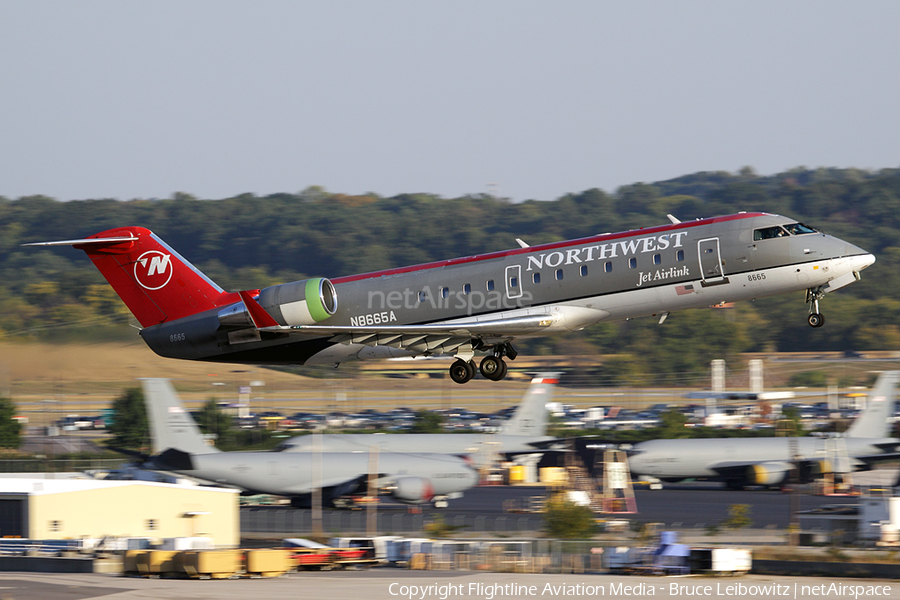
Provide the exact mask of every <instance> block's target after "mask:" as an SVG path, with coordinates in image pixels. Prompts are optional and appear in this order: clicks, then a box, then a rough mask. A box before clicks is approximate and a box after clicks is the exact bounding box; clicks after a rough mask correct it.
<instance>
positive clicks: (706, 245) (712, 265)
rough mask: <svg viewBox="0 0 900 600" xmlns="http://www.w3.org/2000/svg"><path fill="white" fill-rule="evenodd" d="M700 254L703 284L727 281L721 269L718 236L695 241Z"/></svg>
mask: <svg viewBox="0 0 900 600" xmlns="http://www.w3.org/2000/svg"><path fill="white" fill-rule="evenodd" d="M697 252H698V253H699V255H700V274H701V277H702V278H703V285H717V284H720V283H728V279H726V278H725V272H724V270H723V269H722V256H721V254H720V253H719V238H708V239H705V240H700V241H699V242H697Z"/></svg>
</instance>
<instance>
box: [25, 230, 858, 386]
mask: <svg viewBox="0 0 900 600" xmlns="http://www.w3.org/2000/svg"><path fill="white" fill-rule="evenodd" d="M669 218H670V220H671V221H672V223H671V224H669V225H664V226H660V227H653V228H649V229H638V230H632V231H626V232H623V233H607V234H602V235H597V236H593V237H588V238H582V239H576V240H569V241H565V242H555V243H551V244H543V245H541V246H534V247H529V246H527V244H525V243H524V242H520V246H521V247H520V248H516V249H513V250H505V251H500V252H492V253H489V254H482V255H478V256H469V257H465V258H456V259H451V260H445V261H440V262H434V263H428V264H422V265H416V266H412V267H404V268H399V269H389V270H386V271H377V272H373V273H366V274H363V275H352V276H348V277H338V278H335V279H331V280H329V279H324V278H314V279H307V280H303V281H297V282H294V283H286V284H282V285H276V286H272V287H268V288H265V289H263V290H249V291H242V292H231V293H229V292H225V291H224V290H223V289H222V288H220V287H219V286H217V285H216V284H215V283H213V282H212V281H211V280H210V279H209V278H208V277H206V276H205V275H204V274H203V273H201V272H200V271H199V270H197V269H196V268H195V267H194V266H193V265H191V264H190V263H189V262H187V261H186V260H185V259H184V258H182V257H181V256H180V255H179V254H178V253H177V252H175V251H174V250H172V249H171V248H170V247H169V246H167V245H166V244H165V242H163V241H162V240H161V239H160V238H158V237H157V236H156V235H154V234H153V233H152V232H150V231H148V230H147V229H143V228H141V227H125V228H120V229H110V230H108V231H104V232H102V233H98V234H95V235H93V236H91V237H89V238H85V239H77V240H66V241H58V242H41V243H38V244H29V245H71V246H74V247H75V248H78V249H81V250H84V251H85V252H86V253H87V254H88V256H89V257H90V258H91V260H92V261H93V262H94V265H96V267H97V268H98V269H99V270H100V272H101V273H102V274H103V276H104V277H106V279H107V281H109V283H110V285H112V287H113V288H114V289H115V291H116V293H118V294H119V296H121V298H122V300H123V301H124V302H125V304H126V305H127V306H128V308H129V309H130V310H131V312H132V313H133V314H134V316H135V317H136V318H137V320H138V321H139V322H140V324H141V326H142V327H143V329H142V330H141V332H140V334H141V337H143V338H144V341H145V342H146V343H147V345H148V346H150V348H152V349H153V351H154V352H156V353H157V354H159V355H161V356H166V357H170V358H181V359H190V360H208V361H217V362H230V363H250V364H335V365H337V364H340V363H342V362H345V361H349V360H363V359H370V358H390V357H398V356H428V355H439V354H443V355H452V356H455V357H456V358H457V360H456V361H455V362H454V363H453V364H452V365H451V367H450V376H451V378H452V379H453V380H454V381H456V382H457V383H465V382H467V381H469V380H470V379H472V377H473V376H474V375H475V371H476V367H475V362H474V357H475V353H476V352H480V353H486V354H487V356H485V357H484V358H483V359H482V360H481V364H480V370H481V374H482V375H483V376H484V377H486V378H488V379H493V380H499V379H503V377H504V376H505V375H506V372H507V366H506V362H505V361H504V360H503V359H504V357H506V358H509V359H510V360H512V359H514V358H515V357H516V354H517V353H516V351H515V350H514V349H513V347H512V343H511V342H512V341H513V340H514V339H516V338H519V337H525V336H536V335H548V334H553V333H558V332H562V331H575V330H581V329H583V328H584V327H586V326H588V325H591V324H593V323H597V322H599V321H604V320H608V319H628V318H633V317H640V316H647V315H654V316H655V315H659V316H660V323H662V322H663V321H664V320H665V318H666V316H667V315H668V314H669V312H670V311H674V310H681V309H686V308H700V307H707V306H712V305H718V304H722V303H725V302H732V301H736V300H749V299H752V298H760V297H763V296H773V295H776V294H784V293H788V292H794V291H801V290H806V292H807V293H806V300H807V302H808V303H809V317H808V321H809V324H810V325H812V326H813V327H820V326H821V325H822V324H823V322H824V318H823V317H822V314H821V313H820V312H819V300H820V299H821V298H822V297H823V296H824V295H825V294H826V293H828V292H832V291H834V290H837V289H839V288H841V287H843V286H845V285H848V284H850V283H853V282H854V281H856V280H857V279H859V273H860V271H862V270H863V269H865V268H866V267H868V266H869V265H871V264H872V263H873V262H874V261H875V257H874V256H872V255H871V254H869V253H868V252H866V251H865V250H863V249H861V248H858V247H857V246H854V245H852V244H850V243H847V242H845V241H843V240H840V239H838V238H835V237H832V236H830V235H826V234H824V233H820V232H817V231H815V230H813V229H811V228H809V227H806V226H805V225H802V224H800V223H797V222H796V221H794V220H792V219H789V218H786V217H781V216H778V215H770V214H764V213H739V214H735V215H729V216H723V217H715V218H710V219H698V220H696V221H689V222H684V223H682V222H680V221H678V220H677V219H675V218H674V217H672V216H670V217H669ZM339 300H340V301H339Z"/></svg>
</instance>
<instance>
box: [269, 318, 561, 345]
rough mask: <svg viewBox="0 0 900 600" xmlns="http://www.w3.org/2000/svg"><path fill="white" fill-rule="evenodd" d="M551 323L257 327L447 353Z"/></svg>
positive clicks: (524, 320)
mask: <svg viewBox="0 0 900 600" xmlns="http://www.w3.org/2000/svg"><path fill="white" fill-rule="evenodd" d="M552 323H553V318H552V317H551V316H550V315H534V316H528V317H515V318H510V319H494V320H490V321H480V322H474V321H473V322H468V323H429V324H422V325H393V326H391V325H371V326H359V327H343V326H325V325H294V326H281V325H275V326H268V327H259V328H258V329H259V331H260V332H271V333H283V334H284V333H286V334H292V335H310V336H331V341H332V342H334V343H338V344H362V345H365V346H392V347H394V348H403V349H407V350H412V351H415V352H431V353H450V352H452V351H453V350H455V349H457V348H459V347H460V346H463V345H464V344H467V343H470V342H471V341H472V339H491V340H498V339H499V340H510V339H512V338H514V337H516V336H521V335H528V334H533V333H536V332H538V331H540V330H542V329H544V328H546V327H549V326H550V325H551V324H552Z"/></svg>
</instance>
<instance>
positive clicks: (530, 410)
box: [500, 373, 560, 436]
mask: <svg viewBox="0 0 900 600" xmlns="http://www.w3.org/2000/svg"><path fill="white" fill-rule="evenodd" d="M559 375H560V374H559V373H538V374H537V375H536V376H535V377H534V379H532V380H531V385H530V386H529V387H528V390H527V391H526V392H525V395H524V396H523V397H522V402H521V403H520V404H519V407H518V408H517V409H516V412H514V413H513V416H512V417H510V419H509V420H508V421H507V422H506V423H504V424H503V426H502V427H501V428H500V433H502V434H503V435H525V436H543V435H547V403H548V402H552V401H553V386H555V385H556V384H557V383H559Z"/></svg>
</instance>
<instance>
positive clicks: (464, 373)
mask: <svg viewBox="0 0 900 600" xmlns="http://www.w3.org/2000/svg"><path fill="white" fill-rule="evenodd" d="M518 355H519V353H518V352H516V351H515V349H514V348H513V347H512V345H510V344H508V343H507V344H503V345H502V346H497V347H496V348H495V349H494V354H493V355H492V356H485V357H484V358H482V359H481V365H479V367H478V370H479V371H481V375H482V376H483V377H484V378H485V379H490V380H491V381H500V380H501V379H503V378H504V377H506V374H507V373H508V372H509V368H508V367H507V365H506V361H505V360H503V357H504V356H507V357H509V359H510V360H515V358H516V356H518ZM473 377H475V361H474V360H462V359H459V358H458V359H456V360H455V361H453V364H452V365H450V379H452V380H453V381H455V382H456V383H467V382H469V381H470V380H471V379H472V378H473Z"/></svg>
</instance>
